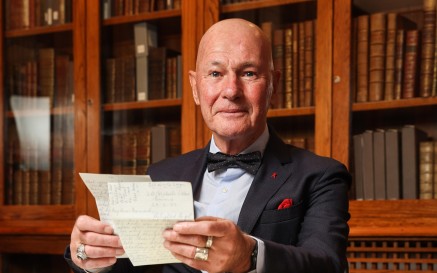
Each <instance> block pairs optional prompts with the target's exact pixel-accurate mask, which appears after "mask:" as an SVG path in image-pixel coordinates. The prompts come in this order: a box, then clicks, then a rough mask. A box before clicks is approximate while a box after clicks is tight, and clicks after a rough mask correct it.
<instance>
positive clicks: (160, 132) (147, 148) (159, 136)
mask: <svg viewBox="0 0 437 273" xmlns="http://www.w3.org/2000/svg"><path fill="white" fill-rule="evenodd" d="M109 142H110V148H109V149H108V152H109V153H110V156H109V157H108V158H111V162H110V164H111V169H110V170H108V171H111V173H113V174H145V173H146V171H147V168H148V166H149V165H150V164H151V163H155V162H158V161H160V160H162V159H165V158H167V157H173V156H176V155H179V154H180V153H181V146H180V145H181V134H180V126H178V125H167V124H157V125H154V126H143V127H138V126H135V127H127V128H124V129H121V130H119V131H115V132H113V133H112V134H111V135H110V136H109Z"/></svg>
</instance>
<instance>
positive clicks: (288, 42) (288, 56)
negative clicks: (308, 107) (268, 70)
mask: <svg viewBox="0 0 437 273" xmlns="http://www.w3.org/2000/svg"><path fill="white" fill-rule="evenodd" d="M283 57H284V62H283V63H284V81H283V83H284V88H283V92H284V93H283V103H282V106H283V107H284V108H287V109H290V108H292V107H293V29H292V28H291V27H288V28H286V29H284V56H283Z"/></svg>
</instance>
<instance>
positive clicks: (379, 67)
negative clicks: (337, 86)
mask: <svg viewBox="0 0 437 273" xmlns="http://www.w3.org/2000/svg"><path fill="white" fill-rule="evenodd" d="M385 47H386V14H384V13H374V14H371V15H370V49H369V100H370V101H380V100H382V99H383V96H384V69H385V64H384V61H385V50H386V49H385Z"/></svg>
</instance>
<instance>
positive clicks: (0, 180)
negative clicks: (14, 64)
mask: <svg viewBox="0 0 437 273" xmlns="http://www.w3.org/2000/svg"><path fill="white" fill-rule="evenodd" d="M3 7H4V1H0V14H1V15H0V16H2V18H3V14H4V11H3ZM3 22H5V20H4V19H3ZM4 29H5V28H4V27H3V26H2V27H0V37H1V39H0V54H1V56H2V57H3V56H4V53H3V52H4V47H3V43H4V39H3V37H4ZM4 64H5V62H4V60H3V58H1V61H0V98H2V103H0V115H1V118H0V128H2V129H1V130H0V140H1V141H0V155H2V156H0V174H2V175H0V206H2V205H3V204H4V203H5V194H4V192H5V155H6V149H5V147H4V143H5V142H4V139H5V135H4V133H5V132H4V129H3V128H4V127H5V125H4V118H5V117H4V115H5V108H4V103H3V100H4V99H3V98H5V95H6V92H5V90H4V88H5V81H4V76H5V75H4V73H5V71H6V69H4V68H3V66H4Z"/></svg>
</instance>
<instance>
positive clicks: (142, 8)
mask: <svg viewBox="0 0 437 273" xmlns="http://www.w3.org/2000/svg"><path fill="white" fill-rule="evenodd" d="M102 5H103V6H102V8H103V9H102V10H103V19H108V18H110V17H114V16H126V15H135V14H140V13H145V12H152V11H160V10H170V9H180V8H181V0H104V1H103V3H102Z"/></svg>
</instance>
